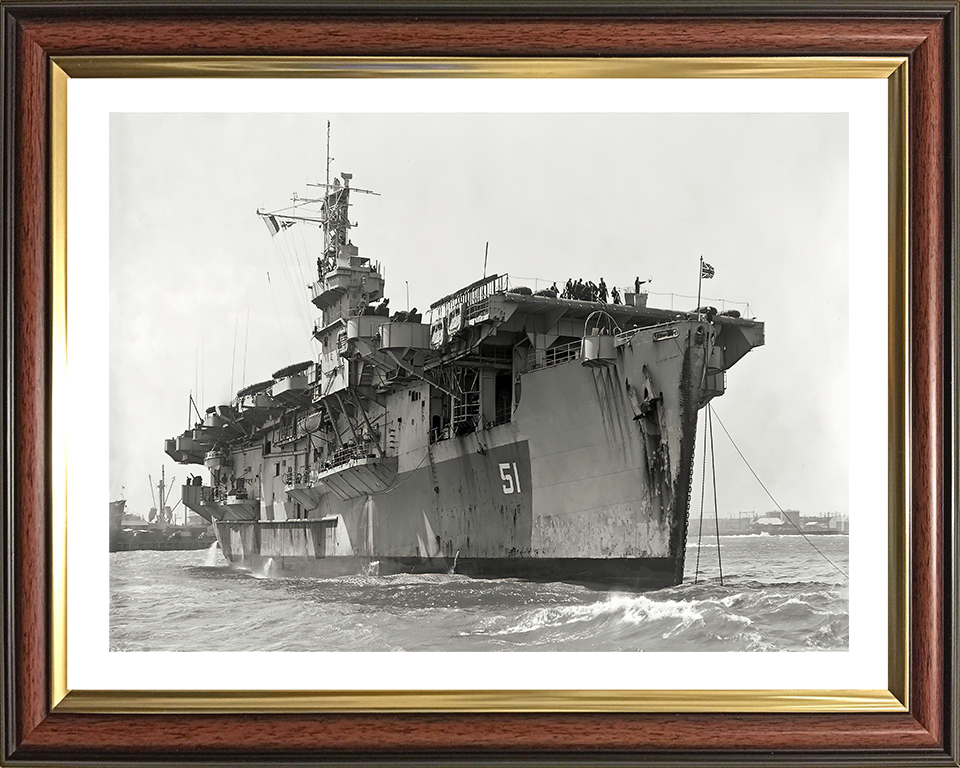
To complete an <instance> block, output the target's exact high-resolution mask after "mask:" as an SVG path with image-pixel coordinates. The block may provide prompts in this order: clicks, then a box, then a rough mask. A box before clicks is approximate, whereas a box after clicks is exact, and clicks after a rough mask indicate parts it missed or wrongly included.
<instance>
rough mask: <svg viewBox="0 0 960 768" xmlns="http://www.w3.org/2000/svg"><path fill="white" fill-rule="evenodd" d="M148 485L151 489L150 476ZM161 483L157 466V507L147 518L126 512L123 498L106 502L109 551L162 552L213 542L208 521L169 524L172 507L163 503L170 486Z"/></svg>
mask: <svg viewBox="0 0 960 768" xmlns="http://www.w3.org/2000/svg"><path fill="white" fill-rule="evenodd" d="M150 485H151V491H152V489H153V480H152V479H151V480H150ZM165 486H166V477H165V473H164V471H163V470H162V469H161V475H160V482H159V483H158V485H157V488H158V489H159V491H160V497H159V498H160V509H159V510H158V509H157V508H156V507H154V508H153V509H151V510H150V512H151V516H150V517H151V519H150V520H144V519H143V518H140V517H136V516H134V515H127V514H126V507H127V500H126V499H117V500H116V501H111V502H110V551H111V552H130V551H139V550H145V549H152V550H164V551H166V550H184V549H208V548H209V547H211V546H213V545H214V544H215V543H216V537H215V535H214V534H213V533H212V532H211V531H210V526H209V524H201V525H188V524H187V521H186V519H185V520H184V524H183V525H175V524H174V523H173V513H172V510H171V509H170V507H169V506H167V504H166V502H167V500H168V497H169V493H170V490H172V489H166V487H165ZM165 491H166V492H165Z"/></svg>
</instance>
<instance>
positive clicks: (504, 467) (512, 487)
mask: <svg viewBox="0 0 960 768" xmlns="http://www.w3.org/2000/svg"><path fill="white" fill-rule="evenodd" d="M511 467H512V469H513V473H512V474H511V472H510V470H511ZM500 479H501V480H503V492H504V493H520V473H519V472H517V462H513V464H512V465H510V464H501V465H500Z"/></svg>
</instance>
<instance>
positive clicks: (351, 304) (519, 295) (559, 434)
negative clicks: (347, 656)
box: [165, 174, 763, 588]
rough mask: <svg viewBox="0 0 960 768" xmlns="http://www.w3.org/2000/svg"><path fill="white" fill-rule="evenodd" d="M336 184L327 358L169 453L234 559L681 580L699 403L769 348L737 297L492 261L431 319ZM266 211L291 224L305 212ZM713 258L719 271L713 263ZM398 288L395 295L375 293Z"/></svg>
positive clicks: (263, 566) (207, 421)
mask: <svg viewBox="0 0 960 768" xmlns="http://www.w3.org/2000/svg"><path fill="white" fill-rule="evenodd" d="M343 179H344V183H343V184H340V182H339V181H337V182H336V183H335V184H334V185H327V190H328V192H327V194H326V195H325V197H324V199H323V205H322V211H321V215H320V217H319V219H318V222H319V223H320V224H321V225H322V226H323V228H324V250H323V252H322V254H321V256H320V258H319V259H318V260H317V280H316V282H315V283H314V284H313V285H312V286H311V289H310V290H311V297H312V302H313V304H314V305H315V306H316V307H317V308H318V309H319V310H321V313H322V314H321V317H320V318H319V319H318V321H317V322H316V325H315V327H314V331H313V337H314V340H315V341H316V342H317V345H318V348H319V350H320V351H319V354H318V356H317V358H316V359H315V360H308V361H305V362H303V363H297V364H294V365H289V366H287V367H285V368H283V369H281V370H279V371H277V372H275V373H274V374H273V376H272V378H271V379H269V380H267V381H264V382H260V383H258V384H253V385H249V386H247V387H244V388H243V389H241V390H240V391H239V392H237V395H236V397H235V398H234V399H233V400H232V401H231V402H229V403H225V404H222V405H218V406H211V407H210V408H207V410H206V413H205V414H204V415H202V416H200V414H199V412H198V414H197V415H198V416H199V420H198V421H197V422H196V423H195V424H194V425H193V426H192V427H191V428H189V429H187V430H186V431H185V432H184V433H183V434H181V435H179V436H177V437H174V438H172V439H170V440H167V441H166V445H165V449H166V452H167V453H168V455H170V456H171V457H172V458H174V459H175V460H176V461H178V462H180V463H183V464H203V465H204V466H205V467H206V469H207V470H209V473H210V482H209V484H205V483H204V482H203V480H202V479H201V477H199V476H198V477H195V478H194V479H193V480H192V481H191V483H190V484H188V485H185V486H183V502H184V504H185V506H186V507H188V508H189V509H191V510H193V511H194V512H197V513H198V514H200V515H202V516H203V517H205V518H206V519H207V520H209V521H211V522H212V523H214V524H215V530H216V534H217V538H218V539H219V541H220V546H221V548H222V551H223V554H224V556H225V557H226V558H227V559H228V560H229V561H230V562H232V563H235V564H237V565H240V566H243V567H247V568H251V569H256V570H267V569H282V570H289V571H295V572H300V573H308V574H315V575H329V576H334V575H341V574H347V573H354V572H357V571H359V570H361V569H364V568H367V567H370V566H371V565H372V564H374V563H375V564H376V566H377V568H378V569H379V572H380V573H393V572H421V571H455V572H456V573H461V574H468V575H474V576H482V577H523V578H530V579H546V580H570V581H579V582H585V583H590V584H597V585H626V586H630V587H634V588H656V587H661V586H666V585H671V584H677V583H679V582H680V580H681V579H682V575H683V558H684V549H685V542H686V528H687V519H688V518H687V514H688V506H689V494H690V480H691V474H692V468H693V452H694V435H695V432H696V425H697V413H698V411H699V409H701V408H703V407H704V406H705V405H706V404H707V403H708V402H709V401H710V400H711V399H712V398H714V397H716V396H719V395H721V394H723V391H724V389H725V386H726V381H725V375H726V373H725V372H726V371H727V370H728V369H729V368H730V367H731V366H733V365H734V364H736V362H737V361H739V360H740V359H741V358H742V357H743V356H744V355H745V354H746V353H747V352H748V351H749V350H750V349H752V348H753V347H756V346H760V345H762V344H763V324H762V323H759V322H756V321H753V320H747V319H744V318H741V317H740V316H739V315H738V314H737V313H735V312H729V313H723V314H718V313H717V311H716V310H715V309H711V308H706V309H703V310H699V309H698V310H696V311H694V312H679V311H673V310H664V309H657V308H651V307H648V306H647V302H646V298H647V297H646V295H645V294H643V293H641V292H640V284H639V279H638V280H637V281H636V285H635V288H636V292H628V293H626V295H625V300H624V301H623V302H621V301H620V297H619V294H618V293H617V292H616V291H614V294H613V297H614V302H613V303H606V293H605V292H606V288H605V286H603V285H602V280H601V286H599V290H598V287H597V286H593V287H592V288H590V289H588V287H587V286H584V285H582V284H580V283H577V284H574V283H573V282H572V281H570V282H569V283H568V285H567V289H566V290H565V291H564V295H563V296H559V295H558V294H559V291H557V290H556V288H555V287H554V289H552V290H548V291H540V292H538V293H537V294H534V293H533V292H532V291H531V290H529V289H525V288H523V287H516V286H511V283H510V279H509V277H508V276H506V275H492V276H490V277H486V278H484V279H483V280H480V281H477V282H476V283H473V284H471V285H468V286H466V287H465V288H462V289H461V290H459V291H457V292H455V293H452V294H450V295H448V296H446V297H444V298H442V299H440V300H438V301H437V302H435V303H434V304H433V305H432V306H431V308H430V318H429V320H430V322H428V323H421V322H420V320H421V317H422V316H421V314H420V313H419V312H417V310H416V309H414V310H411V311H409V312H400V313H396V314H394V315H392V316H390V313H389V312H388V311H387V306H388V300H387V299H385V298H384V296H383V287H384V281H383V278H382V276H381V274H380V270H379V266H378V265H377V264H374V263H372V262H371V261H370V260H369V259H367V258H363V257H361V256H360V255H359V252H358V249H357V247H356V246H354V245H353V243H352V241H351V239H350V236H349V230H350V227H351V226H352V225H351V224H350V223H349V222H350V217H349V216H348V215H347V207H348V205H349V195H350V193H351V192H352V191H353V190H352V189H351V188H350V186H349V181H350V176H349V174H344V175H343ZM297 210H298V213H297V216H296V217H292V218H290V219H289V220H287V219H285V218H284V214H283V213H281V212H277V213H273V214H261V215H263V216H264V218H265V220H266V221H267V225H268V228H269V229H270V231H271V232H272V233H276V232H278V231H280V230H282V228H285V227H286V226H295V225H299V224H301V223H302V222H303V221H304V214H303V209H302V208H298V209H297ZM702 274H703V275H704V276H706V277H710V276H711V275H712V268H710V267H709V265H703V267H702ZM378 301H379V302H380V303H379V304H378V305H377V306H376V307H375V306H374V304H375V302H378Z"/></svg>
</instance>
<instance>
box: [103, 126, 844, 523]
mask: <svg viewBox="0 0 960 768" xmlns="http://www.w3.org/2000/svg"><path fill="white" fill-rule="evenodd" d="M328 119H329V120H330V121H331V123H332V151H331V154H332V155H333V156H334V158H335V159H334V161H333V163H332V166H331V173H332V174H339V173H340V172H341V171H348V172H351V173H353V174H354V178H353V181H352V182H351V183H352V185H353V186H355V187H360V188H364V189H372V190H375V191H377V192H379V193H380V196H378V197H377V196H372V195H360V194H356V195H354V196H353V198H352V200H353V203H354V205H353V207H352V209H351V210H352V216H351V218H352V220H353V221H356V222H358V223H359V226H358V227H357V228H356V229H355V230H354V231H353V233H352V239H353V242H354V244H355V245H357V246H358V247H359V248H360V253H361V255H364V256H368V257H371V258H372V259H374V260H375V261H379V262H380V263H381V264H382V266H383V269H384V273H385V277H386V280H387V286H386V293H387V295H388V296H389V297H390V300H391V306H393V307H394V308H403V307H405V306H406V301H407V299H406V289H407V283H409V292H410V304H411V306H417V307H418V308H420V309H421V310H426V309H427V308H428V307H429V305H430V304H431V303H432V302H433V301H434V300H436V299H437V298H439V297H440V296H442V295H445V294H447V293H450V292H452V291H454V290H456V289H457V288H459V287H462V286H463V285H466V284H467V283H470V282H472V281H474V280H476V279H479V278H480V277H481V276H482V274H483V257H484V246H485V243H486V242H488V241H489V244H490V246H489V264H488V267H487V273H488V274H490V273H494V272H497V273H509V274H511V275H514V276H520V277H523V278H537V279H542V280H543V281H545V282H546V283H549V282H551V281H554V280H555V281H557V283H558V284H559V285H562V283H563V282H564V281H565V280H566V279H567V278H568V277H573V278H578V277H582V278H583V279H584V280H588V279H592V280H593V281H594V282H598V281H599V278H600V277H601V276H602V277H603V278H604V279H605V281H606V282H607V284H608V285H619V286H625V285H630V284H632V282H633V278H634V277H635V276H636V275H640V277H641V279H647V278H649V279H652V281H653V282H652V283H651V284H650V285H649V288H650V290H651V292H652V294H653V295H652V296H651V301H650V303H651V305H654V306H662V307H668V308H669V307H670V306H671V302H672V306H674V307H675V308H677V309H692V308H693V307H694V305H695V303H696V302H695V299H687V298H680V297H677V298H673V299H671V296H670V295H669V294H671V293H672V294H681V295H687V296H689V295H694V296H695V295H696V290H697V268H698V261H699V258H700V256H701V255H702V256H703V257H704V259H705V260H706V261H708V262H709V263H710V264H712V265H713V266H714V268H715V270H716V277H715V278H714V279H713V280H709V281H704V286H703V292H704V296H705V299H704V303H709V304H713V305H716V306H718V307H719V306H721V299H726V300H728V301H734V302H749V309H750V312H751V313H752V315H753V316H755V317H756V318H757V319H760V320H763V321H764V322H765V323H766V346H764V347H761V348H759V349H756V350H754V351H752V352H751V353H750V354H748V355H747V356H746V357H745V358H744V359H743V360H741V361H740V362H739V363H738V364H737V365H736V366H735V367H734V368H733V369H732V370H731V371H730V372H729V373H728V377H727V393H726V394H725V395H724V396H723V397H721V398H719V399H717V400H715V401H714V406H715V411H716V413H717V415H718V416H719V418H720V419H722V421H723V423H724V424H725V425H726V426H727V428H728V429H729V430H730V432H731V433H732V435H733V437H734V439H735V440H736V441H737V443H738V445H739V447H740V449H741V450H742V451H743V453H744V454H745V455H746V457H747V459H748V460H749V461H750V462H751V464H752V465H753V468H754V469H755V471H756V472H757V474H758V475H759V476H760V478H761V479H762V480H763V482H764V484H765V485H766V486H767V488H768V489H769V490H770V492H771V493H772V494H773V495H774V496H775V497H776V499H777V501H778V502H779V503H780V505H781V506H783V507H784V508H793V509H799V510H801V511H802V512H803V513H804V514H811V515H813V514H821V513H826V512H840V513H842V514H846V513H847V512H848V474H849V472H848V462H849V459H848V445H849V441H848V431H849V430H848V357H847V353H848V349H847V345H848V304H849V300H848V289H849V274H848V270H849V257H848V244H849V238H848V209H849V205H848V197H849V195H848V155H849V152H848V120H847V116H846V115H845V114H830V115H809V114H807V115H413V114H412V115H380V116H378V115H358V114H350V115H342V114H309V115H278V114H243V115H224V114H162V115H158V114H113V115H111V120H110V308H109V311H110V493H111V498H117V497H119V495H120V493H121V487H122V488H123V492H124V494H125V496H126V498H127V499H128V508H129V509H130V510H131V511H132V512H134V513H136V514H143V515H146V513H147V511H148V509H149V508H150V506H151V504H152V501H151V495H150V488H149V485H148V480H147V476H148V474H152V475H153V479H154V482H156V480H157V478H158V476H159V474H160V467H161V465H165V466H166V468H167V478H168V481H169V480H170V478H171V476H174V475H175V476H176V480H177V486H179V485H180V483H181V482H182V481H183V479H184V478H185V477H186V476H187V473H188V472H197V471H198V467H183V466H179V465H176V464H174V463H173V462H172V460H170V459H169V457H167V456H166V455H165V454H164V452H163V441H164V439H165V438H169V437H173V436H175V435H177V434H179V433H181V432H182V431H183V430H184V429H185V428H186V427H187V426H188V413H189V411H188V406H189V393H190V391H191V390H192V391H193V392H194V393H195V395H197V393H198V392H199V393H200V394H201V395H202V400H201V398H200V397H198V400H199V401H200V402H199V403H198V405H199V408H200V410H201V412H202V411H203V410H204V408H205V407H206V406H208V405H213V404H219V403H222V402H226V401H228V400H229V398H230V397H231V393H233V392H236V390H238V389H240V387H241V386H243V385H244V384H249V383H252V382H255V381H261V380H264V379H269V378H270V376H271V374H272V373H273V372H274V371H275V370H277V369H279V368H281V367H283V366H284V365H286V364H288V363H291V362H298V361H301V360H307V359H311V358H312V357H313V356H314V353H313V350H312V348H311V344H310V340H309V326H310V324H312V321H313V318H314V317H315V316H316V311H315V310H314V309H313V306H312V305H311V304H310V303H309V297H308V291H307V289H306V287H305V283H306V282H310V281H312V280H313V279H315V269H316V255H317V254H316V251H315V250H314V244H315V243H316V242H317V238H316V235H317V232H316V231H315V230H312V231H304V228H303V227H300V226H297V227H294V228H292V229H290V230H287V231H285V232H284V233H282V234H281V235H279V236H277V237H276V238H271V236H270V234H269V232H268V231H267V228H266V227H265V226H264V224H263V222H262V221H261V220H260V219H259V217H258V216H257V215H256V210H257V208H260V207H264V208H267V209H271V210H275V209H279V208H283V207H285V206H287V205H289V204H290V198H291V195H292V194H293V193H298V194H299V195H300V196H301V197H303V196H307V195H310V194H312V193H316V191H317V190H315V189H314V190H311V188H309V187H308V186H307V183H308V182H322V181H323V179H324V172H325V171H324V168H325V145H326V122H327V120H328ZM305 250H306V251H308V253H307V255H304V252H305ZM297 258H299V259H300V262H299V265H298V264H297V263H295V259H297ZM268 275H269V278H268ZM541 287H542V286H541ZM726 306H727V307H728V308H730V307H734V308H738V309H743V307H742V306H741V305H738V304H727V305H726ZM701 429H702V425H701ZM715 442H716V451H717V458H716V461H717V490H718V496H719V506H720V512H721V515H725V514H731V513H735V512H736V511H738V510H743V511H756V512H761V511H767V510H771V509H774V508H775V507H774V504H773V503H772V502H771V501H770V499H769V498H768V497H767V495H766V494H765V493H764V491H763V489H762V488H760V486H759V485H758V483H757V481H756V480H755V479H754V478H753V476H752V475H751V474H750V472H749V470H748V469H747V468H746V467H745V466H744V464H743V462H742V461H741V459H740V458H739V456H738V455H737V453H736V451H735V450H734V449H733V447H732V446H731V445H730V444H729V442H728V441H727V439H726V437H725V436H724V435H723V433H722V430H721V429H720V427H719V424H717V425H715ZM698 451H699V446H698ZM698 459H699V454H698ZM699 466H700V462H699V460H698V461H697V467H698V469H697V473H696V475H697V480H696V482H695V488H694V497H693V498H694V500H695V501H694V503H693V505H692V507H693V514H694V516H696V515H697V514H698V509H699V498H700V496H699ZM204 474H205V473H204ZM177 498H179V489H177V490H175V491H174V493H173V495H172V496H171V499H172V500H173V501H175V500H176V499H177ZM707 509H708V510H711V509H712V507H711V506H709V504H708V507H707ZM178 512H179V510H178Z"/></svg>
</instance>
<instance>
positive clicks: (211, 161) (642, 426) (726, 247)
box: [104, 105, 885, 652]
mask: <svg viewBox="0 0 960 768" xmlns="http://www.w3.org/2000/svg"><path fill="white" fill-rule="evenodd" d="M108 183H109V270H108V271H109V290H108V307H107V312H108V317H109V339H104V343H108V346H109V351H108V355H109V380H108V389H109V499H104V504H105V505H106V504H107V503H109V544H110V547H109V549H110V552H109V592H110V593H109V649H110V651H112V652H170V651H181V652H192V651H216V652H233V651H277V652H303V651H311V652H328V651H351V652H352V651H370V652H379V651H529V652H537V651H622V652H627V651H644V652H657V651H670V652H676V651H684V652H714V651H723V652H775V651H795V652H811V651H814V652H824V651H830V652H834V651H836V652H844V651H848V650H849V648H850V642H851V641H850V579H851V569H850V545H849V542H850V541H851V539H852V538H853V537H856V536H858V535H862V534H863V533H864V530H863V528H862V527H861V528H858V527H857V526H856V525H854V526H851V522H850V519H851V504H852V503H853V502H852V501H851V480H850V473H851V459H850V456H851V449H852V443H851V424H852V423H853V421H852V418H851V391H852V390H851V378H850V377H851V369H850V366H851V363H850V355H851V350H850V345H851V331H850V315H851V306H850V290H851V280H853V279H855V274H854V273H853V272H852V271H851V259H850V220H851V203H850V124H849V117H848V115H847V114H845V113H843V112H832V113H687V114H684V113H675V114H671V113H635V112H624V113H461V112H456V113H454V112H451V113H449V114H442V113H429V114H426V113H415V112H411V113H396V112H392V113H373V112H369V113H365V112H339V111H337V112H335V111H324V110H323V109H322V105H311V107H310V111H307V112H303V113H299V114H293V113H253V112H244V113H240V112H237V113H221V112H206V113H204V112H149V111H143V112H114V113H112V114H110V117H109V182H108ZM881 263H882V256H881ZM883 300H884V298H883V296H881V297H880V298H879V299H878V306H879V305H881V304H882V303H883ZM879 311H885V310H879ZM878 377H879V378H881V379H882V378H883V374H882V373H880V374H878ZM857 523H858V525H860V526H865V525H868V518H865V517H861V518H858V520H857ZM876 525H878V526H882V525H885V510H883V509H877V510H876Z"/></svg>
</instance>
